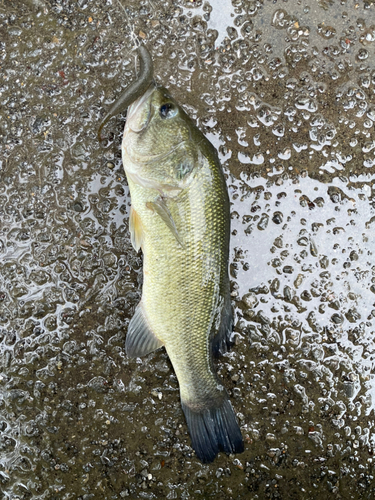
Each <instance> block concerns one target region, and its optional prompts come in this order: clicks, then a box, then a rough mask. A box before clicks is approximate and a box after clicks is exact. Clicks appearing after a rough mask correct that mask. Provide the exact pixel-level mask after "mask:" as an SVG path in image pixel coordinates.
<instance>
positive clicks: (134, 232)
mask: <svg viewBox="0 0 375 500" xmlns="http://www.w3.org/2000/svg"><path fill="white" fill-rule="evenodd" d="M129 229H130V239H131V242H132V245H133V247H134V248H135V250H136V251H137V252H138V251H139V249H140V248H141V246H142V243H143V236H144V234H143V226H142V221H141V218H140V217H139V215H138V214H137V212H136V211H135V210H134V208H133V207H131V209H130V219H129Z"/></svg>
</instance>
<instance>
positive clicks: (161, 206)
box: [146, 200, 184, 247]
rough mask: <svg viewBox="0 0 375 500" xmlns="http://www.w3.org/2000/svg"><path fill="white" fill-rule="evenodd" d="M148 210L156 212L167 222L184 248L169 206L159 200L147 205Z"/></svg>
mask: <svg viewBox="0 0 375 500" xmlns="http://www.w3.org/2000/svg"><path fill="white" fill-rule="evenodd" d="M146 206H147V208H150V209H151V210H153V211H154V212H156V213H157V214H158V215H159V216H160V217H161V218H162V219H163V221H164V222H165V224H166V225H167V227H168V229H169V230H170V231H171V233H172V234H173V236H174V237H175V238H176V240H177V241H178V243H179V244H180V245H181V246H182V247H183V246H184V244H183V242H182V239H181V237H180V235H179V234H178V231H177V228H176V224H175V223H174V220H173V217H172V214H171V212H170V211H169V208H168V207H167V205H166V204H165V203H164V201H163V200H157V201H149V202H147V203H146Z"/></svg>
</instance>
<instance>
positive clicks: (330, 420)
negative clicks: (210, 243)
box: [0, 0, 375, 500]
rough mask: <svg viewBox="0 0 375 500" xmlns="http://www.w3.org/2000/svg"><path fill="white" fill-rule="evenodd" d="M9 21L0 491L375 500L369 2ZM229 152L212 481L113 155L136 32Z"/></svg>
mask: <svg viewBox="0 0 375 500" xmlns="http://www.w3.org/2000/svg"><path fill="white" fill-rule="evenodd" d="M123 6H124V7H125V10H126V15H125V13H124V11H123V10H122V9H121V8H120V6H119V3H118V2H117V1H115V0H107V1H103V2H96V1H95V2H94V1H88V0H78V1H73V0H58V1H56V0H27V1H22V2H21V1H10V0H2V2H1V3H0V106H1V107H0V113H1V120H0V147H1V154H0V341H1V344H0V346H1V351H0V352H1V356H0V491H1V493H2V495H3V497H4V498H6V499H28V498H32V499H46V500H47V499H48V500H51V499H63V500H68V499H82V500H83V499H84V500H87V499H91V498H92V499H108V500H109V499H121V498H126V497H129V498H150V499H152V498H168V499H173V498H182V499H187V498H194V499H195V498H211V497H216V498H223V499H230V498H233V499H239V498H243V499H264V498H274V499H276V498H278V499H320V498H327V497H328V498H340V499H359V498H364V499H370V498H373V496H374V477H373V476H374V460H375V458H374V457H373V453H374V444H375V434H374V432H375V429H374V423H375V419H374V408H375V380H374V340H373V337H374V318H375V257H374V255H373V252H374V238H375V237H374V226H375V208H374V207H375V206H374V182H375V168H374V167H375V156H374V154H375V132H374V125H373V124H374V121H375V63H374V61H375V59H374V52H375V51H374V48H375V5H374V4H373V3H372V2H370V1H362V0H360V1H358V2H352V1H349V0H347V1H341V2H340V1H333V0H319V1H314V2H308V1H306V2H304V1H298V0H294V1H290V0H289V1H280V0H275V1H268V0H264V1H261V0H257V1H244V0H233V2H230V1H229V0H221V1H220V2H219V1H216V2H214V1H212V2H210V3H209V2H203V3H202V2H201V1H200V0H197V1H190V0H185V1H184V0H176V1H173V2H172V1H169V0H168V1H165V2H160V1H156V0H152V1H151V0H144V1H143V2H138V1H137V2H136V1H125V0H123ZM132 32H134V33H135V34H136V35H137V37H140V38H143V39H144V40H145V43H146V44H147V47H148V48H149V50H150V52H151V53H152V56H153V59H154V64H155V74H156V75H157V79H158V81H159V82H160V83H162V84H163V85H165V86H166V87H168V88H169V89H170V91H171V93H172V94H173V95H174V96H175V97H176V98H177V99H178V100H179V102H180V103H181V104H183V105H184V107H185V109H186V110H187V112H188V113H189V114H190V115H191V116H193V117H194V118H195V119H196V121H197V124H198V126H199V127H200V128H201V130H203V131H204V132H205V133H206V134H207V136H208V137H209V138H210V140H212V142H213V143H214V144H215V145H216V146H217V148H218V150H219V153H220V156H221V159H222V162H223V165H224V168H225V171H226V173H227V176H228V186H229V191H230V196H231V201H232V202H233V206H232V255H231V264H230V269H231V279H232V296H233V305H234V307H235V311H236V325H235V332H234V341H235V346H234V347H233V349H232V351H231V352H230V353H228V354H227V355H225V356H224V357H222V358H221V359H220V360H219V363H218V367H219V373H220V374H221V377H222V378H223V380H224V383H225V385H226V387H227V388H228V389H229V391H230V394H231V400H232V403H233V406H234V407H235V409H236V411H237V413H238V417H239V420H240V423H241V428H242V432H243V436H244V438H245V447H246V450H245V452H244V453H243V454H242V455H238V456H236V457H232V456H231V457H227V456H226V455H223V454H220V455H219V456H218V458H217V459H216V460H215V462H214V463H213V464H210V465H202V464H201V463H200V462H199V461H198V460H197V459H196V458H195V456H194V453H193V451H192V449H191V448H190V439H189V436H188V434H187V428H186V424H185V420H184V416H183V414H182V411H181V407H180V403H179V394H178V385H177V381H176V377H175V376H174V373H173V370H172V368H171V364H170V362H169V360H168V358H167V356H166V354H165V352H164V351H163V350H160V351H158V352H156V353H154V354H152V355H149V356H148V357H147V358H145V359H142V360H140V359H137V360H129V359H127V358H126V356H125V353H124V350H123V346H124V339H125V336H126V330H127V325H128V322H129V319H130V318H131V316H132V314H133V311H134V307H135V305H136V304H137V302H138V300H139V298H140V293H141V286H140V283H141V272H142V259H141V256H140V255H137V254H136V253H135V252H134V250H133V248H132V247H131V244H130V239H129V232H128V215H127V214H128V210H129V196H128V189H127V186H126V180H125V176H124V173H123V168H122V164H121V157H120V143H121V135H122V129H123V124H124V118H125V117H124V116H123V117H118V118H115V119H113V120H111V122H110V123H109V124H108V125H107V126H106V128H105V130H104V134H105V135H106V136H107V139H108V140H107V141H106V142H105V143H104V145H99V144H98V142H97V140H96V133H97V126H98V122H99V121H100V118H101V117H102V116H103V115H104V113H105V112H106V111H107V110H108V108H109V106H110V104H111V103H112V102H113V100H114V99H115V97H116V96H118V95H119V94H120V93H121V90H122V89H123V88H125V87H126V85H127V84H128V83H129V82H130V81H131V79H132V78H134V75H135V63H134V56H133V54H132V52H131V49H132V47H133V46H134V42H133V38H132V36H131V33H132Z"/></svg>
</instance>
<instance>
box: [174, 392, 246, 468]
mask: <svg viewBox="0 0 375 500" xmlns="http://www.w3.org/2000/svg"><path fill="white" fill-rule="evenodd" d="M182 409H183V412H184V414H185V418H186V422H187V425H188V429H189V433H190V437H191V442H192V447H193V448H194V450H195V453H196V455H197V457H198V458H199V460H201V461H202V462H203V463H208V462H212V461H213V460H214V459H215V457H216V455H217V454H218V453H219V451H224V452H225V453H227V454H230V453H242V452H243V451H244V443H243V439H242V434H241V431H240V428H239V425H238V423H237V419H236V415H235V414H234V411H233V407H232V405H231V403H230V401H229V399H227V398H225V399H223V400H221V404H219V406H215V407H212V408H206V409H203V410H195V409H193V408H191V407H189V405H187V404H185V403H184V402H182Z"/></svg>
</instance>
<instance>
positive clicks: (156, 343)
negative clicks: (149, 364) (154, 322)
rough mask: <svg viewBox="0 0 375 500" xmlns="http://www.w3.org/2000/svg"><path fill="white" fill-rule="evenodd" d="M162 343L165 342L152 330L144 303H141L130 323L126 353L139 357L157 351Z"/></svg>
mask: <svg viewBox="0 0 375 500" xmlns="http://www.w3.org/2000/svg"><path fill="white" fill-rule="evenodd" d="M162 345H163V343H162V342H160V340H159V339H158V338H156V337H155V335H154V333H153V331H152V330H151V328H150V326H149V324H148V322H147V318H146V316H145V314H144V312H143V308H142V303H140V304H139V305H138V306H137V308H136V310H135V313H134V316H133V317H132V319H131V320H130V323H129V327H128V333H127V335H126V341H125V350H126V354H127V355H128V356H129V357H130V358H138V357H141V356H145V355H146V354H149V353H150V352H152V351H155V349H158V348H159V347H161V346H162Z"/></svg>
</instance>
